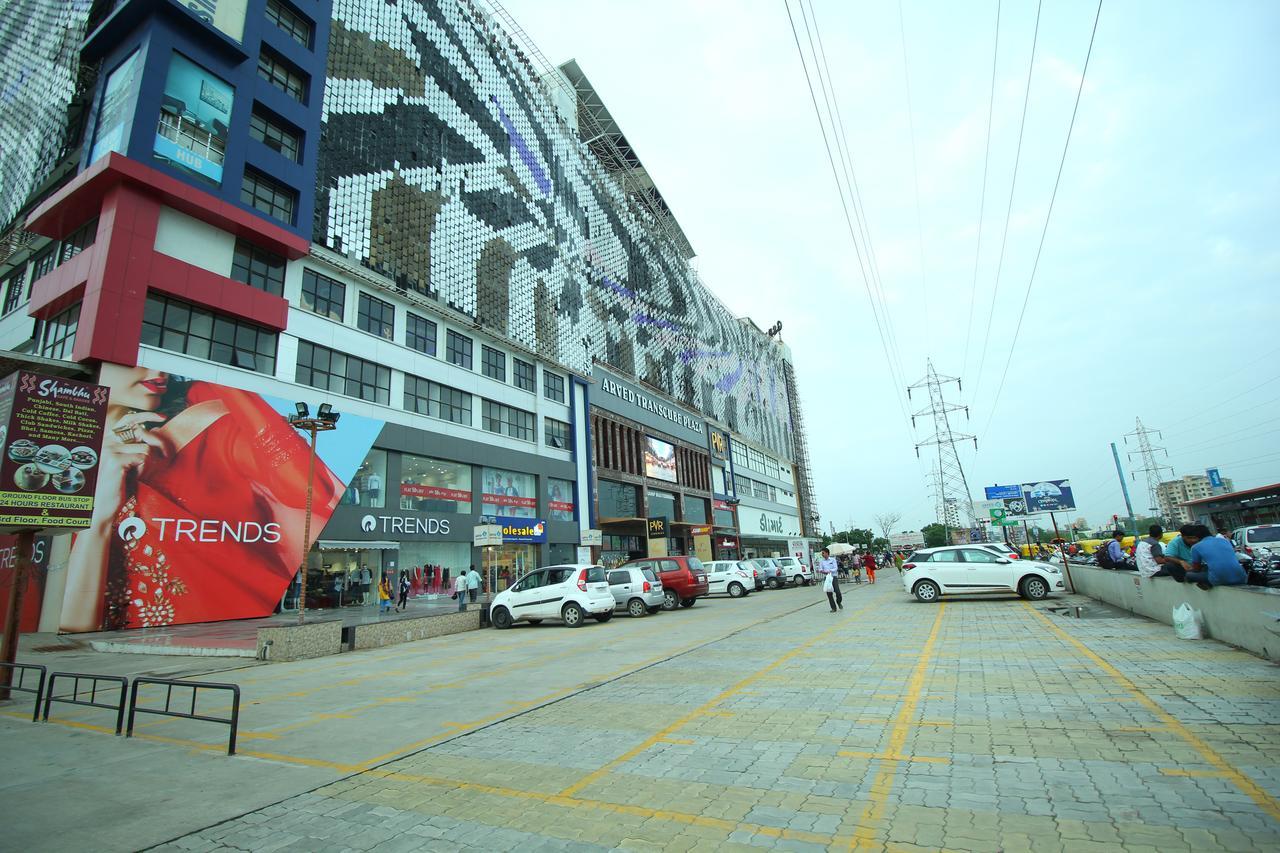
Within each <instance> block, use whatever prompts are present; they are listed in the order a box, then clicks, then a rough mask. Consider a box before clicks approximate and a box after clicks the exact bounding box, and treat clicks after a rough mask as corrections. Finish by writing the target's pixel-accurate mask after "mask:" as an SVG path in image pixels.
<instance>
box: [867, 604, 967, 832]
mask: <svg viewBox="0 0 1280 853" xmlns="http://www.w3.org/2000/svg"><path fill="white" fill-rule="evenodd" d="M946 607H947V605H946V604H945V603H940V604H939V605H938V613H937V615H936V616H934V617H933V628H932V629H930V631H929V639H927V640H925V643H924V647H923V648H922V649H921V650H920V659H919V660H918V661H917V662H916V667H915V669H913V670H912V671H911V677H910V678H909V679H908V680H907V693H906V697H905V698H904V699H903V700H902V707H901V708H900V709H899V711H898V713H897V716H896V717H895V718H894V721H893V728H892V729H891V730H890V733H889V745H888V747H887V748H886V749H885V753H886V754H888V755H902V753H903V747H904V746H906V743H907V733H908V732H910V731H911V729H912V717H914V716H915V714H916V708H918V707H919V705H920V695H921V694H922V693H923V692H924V677H925V673H926V671H927V670H928V668H929V663H930V661H932V660H933V650H934V647H935V646H936V645H937V644H938V634H939V633H940V632H941V630H942V616H943V614H944V613H945V612H946ZM898 764H899V762H898V761H897V760H895V759H892V758H888V759H885V760H883V761H882V762H881V764H880V769H879V770H877V771H876V775H875V779H873V780H872V782H871V790H870V791H869V792H868V795H867V798H868V800H869V802H868V803H867V805H866V806H865V807H863V809H862V814H861V815H860V816H859V818H858V821H857V829H855V830H854V831H853V836H854V837H853V839H852V841H851V842H850V843H849V849H854V848H864V847H872V848H875V847H879V846H881V845H879V844H878V843H877V842H876V841H875V834H876V827H877V825H878V824H879V823H880V821H881V819H883V817H884V810H885V805H886V804H887V803H888V799H889V789H890V788H891V787H892V786H893V777H894V775H895V774H896V773H897V772H898Z"/></svg>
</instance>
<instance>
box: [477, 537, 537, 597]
mask: <svg viewBox="0 0 1280 853" xmlns="http://www.w3.org/2000/svg"><path fill="white" fill-rule="evenodd" d="M481 551H482V552H483V555H482V559H483V560H484V563H485V565H484V567H483V570H482V571H481V575H482V576H484V577H486V578H487V579H488V582H487V585H488V587H489V588H490V589H492V590H494V591H496V592H501V591H502V590H504V589H506V588H507V587H509V586H511V584H513V583H515V582H516V579H518V578H519V577H520V576H521V575H523V574H525V573H526V572H529V571H532V570H533V569H535V568H537V566H538V546H537V545H515V544H511V543H505V544H502V545H490V546H488V547H486V548H482V549H481Z"/></svg>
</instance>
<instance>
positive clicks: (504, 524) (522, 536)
mask: <svg viewBox="0 0 1280 853" xmlns="http://www.w3.org/2000/svg"><path fill="white" fill-rule="evenodd" d="M494 521H496V522H497V523H498V525H499V526H501V528H502V541H503V543H508V542H512V543H524V544H536V543H542V542H546V541H547V523H546V522H545V521H543V520H542V519H541V518H514V517H503V516H498V517H497V518H495V519H494Z"/></svg>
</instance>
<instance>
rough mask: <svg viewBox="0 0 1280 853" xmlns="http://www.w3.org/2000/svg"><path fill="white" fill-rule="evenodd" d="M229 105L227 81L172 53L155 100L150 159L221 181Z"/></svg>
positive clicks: (231, 95)
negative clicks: (157, 104)
mask: <svg viewBox="0 0 1280 853" xmlns="http://www.w3.org/2000/svg"><path fill="white" fill-rule="evenodd" d="M234 103H235V89H233V88H232V87H231V85H230V84H229V83H227V82H226V81H225V80H223V79H222V78H221V77H217V76H215V75H213V74H211V73H209V72H208V71H205V70H204V69H203V68H201V67H200V66H199V65H196V64H195V63H194V62H192V61H191V60H190V59H187V58H186V57H185V56H183V55H182V54H180V53H175V54H173V57H172V59H171V60H170V61H169V75H168V77H167V78H166V79H165V83H164V97H163V98H162V99H161V101H160V123H159V126H158V127H157V128H156V138H155V144H154V146H153V151H154V152H155V155H156V158H157V159H159V160H163V161H165V162H167V163H169V164H170V165H173V166H177V167H179V168H181V169H184V170H186V171H188V172H192V173H194V174H196V175H199V176H200V177H202V178H207V179H208V180H210V181H213V182H214V183H215V184H221V183H222V162H223V158H224V155H225V153H226V150H227V131H228V128H230V127H231V110H232V107H233V105H234Z"/></svg>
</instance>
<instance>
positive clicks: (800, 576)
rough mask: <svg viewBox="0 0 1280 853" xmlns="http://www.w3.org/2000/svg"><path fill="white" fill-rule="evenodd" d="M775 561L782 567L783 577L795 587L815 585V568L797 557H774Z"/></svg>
mask: <svg viewBox="0 0 1280 853" xmlns="http://www.w3.org/2000/svg"><path fill="white" fill-rule="evenodd" d="M773 561H774V562H775V563H777V564H778V565H779V566H781V567H782V574H783V576H784V577H785V578H786V579H787V580H789V581H791V583H792V584H794V585H795V586H808V585H809V584H811V583H813V567H812V566H809V565H806V564H805V563H804V561H803V560H800V559H797V558H796V557H774V558H773Z"/></svg>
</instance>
